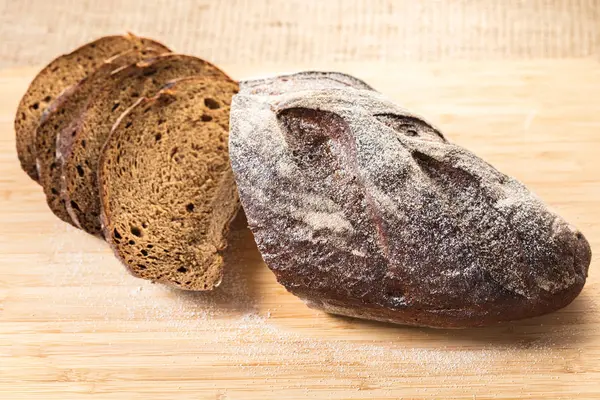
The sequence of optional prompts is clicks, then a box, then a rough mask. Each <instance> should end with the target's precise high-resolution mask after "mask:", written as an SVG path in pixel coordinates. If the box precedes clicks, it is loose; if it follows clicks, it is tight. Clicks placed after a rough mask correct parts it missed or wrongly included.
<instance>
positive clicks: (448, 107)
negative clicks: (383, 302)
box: [0, 60, 600, 400]
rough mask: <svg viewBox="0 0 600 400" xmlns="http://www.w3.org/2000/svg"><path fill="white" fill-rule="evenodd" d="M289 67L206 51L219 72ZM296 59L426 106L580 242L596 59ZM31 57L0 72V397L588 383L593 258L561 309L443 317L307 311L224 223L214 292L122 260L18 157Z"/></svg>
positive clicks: (595, 360)
mask: <svg viewBox="0 0 600 400" xmlns="http://www.w3.org/2000/svg"><path fill="white" fill-rule="evenodd" d="M302 67H303V66H302V65H297V64H296V65H293V66H289V65H288V66H285V65H272V66H268V65H267V66H265V65H261V66H258V65H257V66H256V67H252V66H243V65H229V66H228V65H223V68H224V69H225V70H226V71H229V72H230V73H231V74H232V75H233V76H234V77H237V78H244V77H249V76H253V75H258V74H265V73H267V72H281V71H289V70H295V69H301V68H302ZM311 67H312V68H319V67H321V68H327V69H336V70H341V71H345V72H350V73H354V74H356V75H358V76H359V77H361V78H363V79H365V80H367V82H369V83H371V84H372V85H373V86H374V87H375V88H378V89H379V90H381V91H382V92H384V93H386V94H387V95H389V96H391V97H393V98H394V99H396V100H397V101H398V102H400V103H401V104H403V105H405V106H406V107H408V108H410V109H412V110H414V111H415V112H418V113H420V114H422V115H424V116H426V117H427V118H428V119H430V120H431V121H432V122H433V123H435V124H437V125H438V126H439V127H441V129H442V130H443V131H444V132H445V133H446V135H447V137H448V138H450V139H451V140H452V141H454V142H456V143H458V144H461V145H463V146H465V147H467V148H469V149H471V150H472V151H474V152H476V153H477V154H479V155H480V156H482V157H483V158H485V159H486V160H488V161H489V162H491V163H492V164H493V165H495V166H496V167H498V168H499V169H500V170H502V171H503V172H505V173H507V174H510V175H513V176H515V177H516V178H518V179H520V180H521V181H523V182H524V183H525V184H527V185H528V186H529V187H531V188H532V189H533V190H534V191H535V192H536V193H537V194H539V195H540V196H541V197H542V198H543V199H544V200H545V201H546V202H547V203H549V204H550V205H551V206H552V207H554V208H555V209H557V210H558V211H559V213H560V214H562V215H563V216H564V217H565V218H566V219H567V220H568V221H570V222H572V223H574V224H575V225H577V226H578V227H579V228H580V229H581V230H582V231H583V233H584V234H585V235H586V237H587V238H588V240H589V241H590V243H591V245H592V250H593V251H594V252H596V251H597V250H598V248H599V245H600V222H599V216H600V211H599V210H598V204H599V201H600V180H599V178H598V174H599V172H600V168H599V166H600V161H599V158H600V64H598V62H597V61H593V60H579V61H567V60H565V61H523V62H516V61H513V62H507V61H506V62H453V63H444V64H435V63H431V64H401V63H395V64H393V65H392V64H388V65H384V64H382V63H364V62H363V63H360V64H349V63H338V64H328V65H318V64H317V65H315V64H314V63H313V64H312V65H311ZM35 72H36V70H35V69H14V70H8V71H3V72H0V93H1V94H2V95H1V96H0V398H2V399H25V398H28V399H29V398H31V399H61V400H69V399H81V398H98V399H174V398H177V399H205V398H206V399H221V400H223V399H267V398H277V399H280V398H340V399H341V398H344V399H370V398H390V399H392V398H393V399H397V398H404V399H412V398H431V399H453V398H460V399H517V398H519V399H520V398H525V399H540V398H552V399H558V398H563V399H571V398H578V399H597V398H600V386H599V385H598V381H599V379H600V359H599V358H600V338H599V329H600V317H599V314H598V312H599V300H600V299H599V294H598V289H599V278H598V274H597V267H598V262H597V261H596V258H594V259H593V261H592V265H591V267H590V277H589V279H588V283H587V285H586V287H585V288H584V290H583V292H582V294H581V295H580V296H579V297H578V298H577V299H576V300H575V301H574V302H573V304H571V305H570V306H568V307H567V308H565V309H564V310H561V311H560V312H557V313H554V314H551V315H547V316H544V317H540V318H535V319H531V320H525V321H520V322H515V323H511V324H507V325H503V326H499V327H493V328H484V329H469V330H457V331H444V330H432V329H418V328H407V327H402V326H392V325H386V324H379V323H371V322H365V321H359V320H351V319H346V318H340V317H334V316H329V315H326V314H323V313H321V312H317V311H314V310H311V309H308V308H307V307H305V306H304V305H303V304H302V303H301V302H300V301H299V300H297V299H296V298H294V297H293V296H292V295H290V294H288V293H287V292H286V291H285V290H284V289H283V288H282V287H281V286H279V285H278V284H277V283H276V282H275V279H274V277H273V275H272V274H271V272H270V271H269V270H268V269H267V268H266V267H265V265H264V264H263V263H262V262H261V259H260V255H259V254H258V252H257V250H256V248H255V246H254V243H253V241H252V238H251V235H250V234H249V232H248V231H246V230H244V229H243V227H239V226H238V228H239V229H238V230H237V234H236V243H235V244H234V247H235V248H236V249H237V250H236V251H235V252H232V254H231V255H230V256H229V257H228V270H227V273H226V277H225V280H224V282H223V285H222V287H221V288H220V289H218V290H217V291H216V292H215V293H206V294H192V293H182V292H177V291H173V290H169V289H167V288H164V287H162V286H159V285H153V284H150V283H147V282H145V281H142V280H139V279H136V278H133V277H131V276H129V275H128V274H127V273H126V272H125V270H124V268H123V267H122V266H121V265H120V264H119V263H118V262H117V261H116V259H115V258H114V257H113V256H112V254H111V252H110V250H109V249H108V248H107V246H106V245H105V243H103V242H102V241H100V240H98V239H95V238H92V237H90V236H88V235H86V234H85V233H83V232H80V231H77V230H76V229H74V228H71V227H70V226H68V225H66V224H64V223H62V222H60V221H59V220H58V219H56V218H55V217H54V216H53V215H52V213H51V212H50V211H49V210H48V208H47V207H46V203H45V200H44V196H43V194H42V191H41V189H40V188H39V187H38V186H37V185H36V184H35V183H34V182H32V181H30V180H29V179H28V178H27V177H26V175H25V174H24V173H23V172H22V171H21V170H20V168H19V165H18V162H17V158H16V154H15V150H14V132H13V126H12V123H13V113H14V111H15V109H16V105H17V102H18V100H19V98H20V96H21V95H22V94H23V92H24V90H25V88H26V86H27V84H28V82H29V80H30V79H31V78H32V77H33V75H34V74H35ZM238 222H239V221H238ZM238 225H240V224H238Z"/></svg>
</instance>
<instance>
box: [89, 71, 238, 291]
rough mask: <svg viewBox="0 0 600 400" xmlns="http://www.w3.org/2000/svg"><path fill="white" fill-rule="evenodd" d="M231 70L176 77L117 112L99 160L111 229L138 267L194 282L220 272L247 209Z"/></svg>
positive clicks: (166, 279)
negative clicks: (240, 190) (236, 164)
mask: <svg viewBox="0 0 600 400" xmlns="http://www.w3.org/2000/svg"><path fill="white" fill-rule="evenodd" d="M237 91H238V85H237V84H236V83H235V82H233V81H231V80H229V79H226V78H225V77H220V78H218V79H215V78H199V77H195V78H188V79H182V80H178V81H176V82H174V83H173V85H172V86H171V87H170V88H169V89H165V90H163V91H161V92H160V94H159V95H158V96H156V97H154V98H152V99H149V100H146V99H142V100H140V101H138V102H137V103H136V104H135V105H134V106H133V107H131V108H130V110H129V111H127V112H126V113H125V114H123V116H122V117H121V118H120V119H119V122H117V124H115V127H114V128H113V130H112V133H111V135H110V138H109V139H108V140H107V142H106V144H105V146H104V150H103V153H102V156H101V159H100V162H99V167H98V176H99V178H98V179H99V187H100V197H101V202H102V220H103V227H104V236H105V238H106V241H107V242H108V243H109V244H110V245H111V247H112V248H113V250H114V252H115V254H116V255H117V257H118V258H120V259H121V260H122V261H123V262H124V263H125V265H126V266H127V267H128V269H129V270H130V271H131V273H132V274H133V275H135V276H138V277H141V278H144V279H149V280H151V281H155V282H162V283H166V284H169V285H171V286H175V287H178V288H182V289H188V290H210V289H212V288H214V287H216V286H217V285H218V284H219V282H220V281H221V276H222V269H223V259H222V251H223V250H224V249H225V247H226V234H227V231H228V229H229V223H230V222H231V220H233V218H234V217H235V215H236V213H237V210H238V208H239V199H238V195H237V189H236V186H235V182H234V180H233V174H232V172H231V167H230V164H229V155H228V144H227V142H228V136H229V130H228V128H229V108H230V104H231V97H232V96H233V94H234V93H237Z"/></svg>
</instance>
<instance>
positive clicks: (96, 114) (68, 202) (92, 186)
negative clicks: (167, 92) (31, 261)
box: [58, 54, 229, 235]
mask: <svg viewBox="0 0 600 400" xmlns="http://www.w3.org/2000/svg"><path fill="white" fill-rule="evenodd" d="M194 75H198V76H206V77H209V78H214V79H218V80H224V79H226V80H228V79H229V78H228V77H227V75H225V74H224V73H223V72H222V71H221V70H219V69H218V68H217V67H215V66H214V65H212V64H210V63H208V62H206V61H204V60H201V59H199V58H196V57H192V56H186V55H180V54H169V55H164V56H160V57H157V58H156V59H154V60H152V61H151V62H142V63H138V64H136V65H131V66H128V67H125V68H122V69H120V70H117V71H114V72H113V73H112V74H111V76H110V79H109V80H107V81H106V82H105V83H104V84H103V87H102V89H101V90H99V91H97V92H95V93H94V95H93V99H92V100H91V101H90V103H89V104H88V106H87V108H86V110H85V111H84V112H83V113H81V114H80V116H79V118H78V119H77V120H76V121H75V122H74V124H75V126H74V129H73V130H71V131H69V130H63V131H62V132H61V133H60V135H59V138H58V140H59V142H58V147H59V148H61V149H63V148H65V147H66V146H63V145H62V144H63V143H70V147H69V148H68V149H65V151H61V155H62V176H63V179H62V185H61V195H62V196H63V198H64V201H65V206H66V208H67V211H68V213H69V215H70V217H71V219H72V220H73V222H74V223H75V225H76V226H78V227H79V228H81V229H83V230H85V231H86V232H89V233H91V234H93V235H100V234H101V233H102V229H101V225H100V199H99V197H98V188H97V179H96V177H97V165H98V158H99V157H100V152H101V150H102V146H103V145H104V142H105V141H106V139H107V138H108V135H109V133H110V130H111V128H112V126H113V125H114V123H115V121H116V120H117V118H118V117H119V116H120V115H121V114H122V113H123V111H125V110H126V109H127V108H129V107H130V106H131V105H132V104H133V103H135V101H136V100H137V99H139V98H141V97H151V96H154V95H155V94H156V93H157V92H158V91H159V90H160V89H161V88H162V87H163V86H164V85H165V84H166V83H167V82H169V81H171V80H173V79H176V78H182V77H187V76H194Z"/></svg>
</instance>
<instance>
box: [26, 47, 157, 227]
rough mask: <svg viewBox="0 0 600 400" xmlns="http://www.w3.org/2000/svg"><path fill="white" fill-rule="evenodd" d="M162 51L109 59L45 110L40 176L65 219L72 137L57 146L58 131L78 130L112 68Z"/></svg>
mask: <svg viewBox="0 0 600 400" xmlns="http://www.w3.org/2000/svg"><path fill="white" fill-rule="evenodd" d="M161 53H162V51H161ZM159 54H160V53H158V52H157V50H155V49H142V50H130V51H126V52H125V53H123V54H120V55H118V56H116V57H114V58H112V59H109V60H106V62H105V63H104V64H103V65H101V66H100V67H99V68H98V69H97V70H95V71H94V72H92V73H91V74H90V75H88V76H87V77H85V78H84V79H82V80H81V81H80V82H79V83H77V84H76V85H73V86H71V87H70V88H69V89H67V90H65V91H64V92H63V93H62V94H61V95H60V96H59V97H58V98H57V99H56V100H55V101H53V102H52V104H51V105H50V106H49V107H48V108H47V109H46V111H45V112H44V115H43V116H42V119H41V122H40V125H39V126H38V127H37V129H36V133H35V154H36V157H37V159H36V162H37V170H38V177H39V182H40V184H41V185H42V187H43V188H44V193H45V195H46V202H47V203H48V206H49V207H50V209H51V210H52V212H53V213H54V214H55V215H56V216H57V217H59V218H60V219H62V220H63V221H65V222H68V223H70V224H73V222H72V220H71V217H70V216H69V213H68V212H67V209H66V207H65V204H64V199H63V198H62V197H61V196H60V187H61V175H62V174H61V171H62V168H61V162H62V153H63V152H65V151H68V150H69V148H70V143H68V142H69V140H68V139H70V138H72V136H71V135H65V138H66V139H65V140H63V141H62V142H61V148H57V147H56V143H57V136H58V133H59V132H62V131H66V132H72V131H73V130H74V129H75V127H76V125H77V122H78V121H79V120H80V119H79V118H78V117H79V115H80V114H81V113H82V112H83V110H84V109H85V108H86V106H87V104H88V102H89V101H90V97H91V96H90V95H92V94H93V93H94V92H95V91H97V90H101V88H102V87H103V86H104V84H106V82H107V80H109V79H110V75H111V72H112V71H114V70H115V69H117V68H119V67H122V66H124V65H129V64H131V63H135V62H137V61H140V60H142V59H144V58H148V57H156V56H158V55H159ZM57 155H58V156H57Z"/></svg>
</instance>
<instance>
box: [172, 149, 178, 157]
mask: <svg viewBox="0 0 600 400" xmlns="http://www.w3.org/2000/svg"><path fill="white" fill-rule="evenodd" d="M178 150H179V149H178V148H177V146H175V147H173V148H172V149H171V158H173V157H174V156H175V154H177V151H178Z"/></svg>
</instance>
